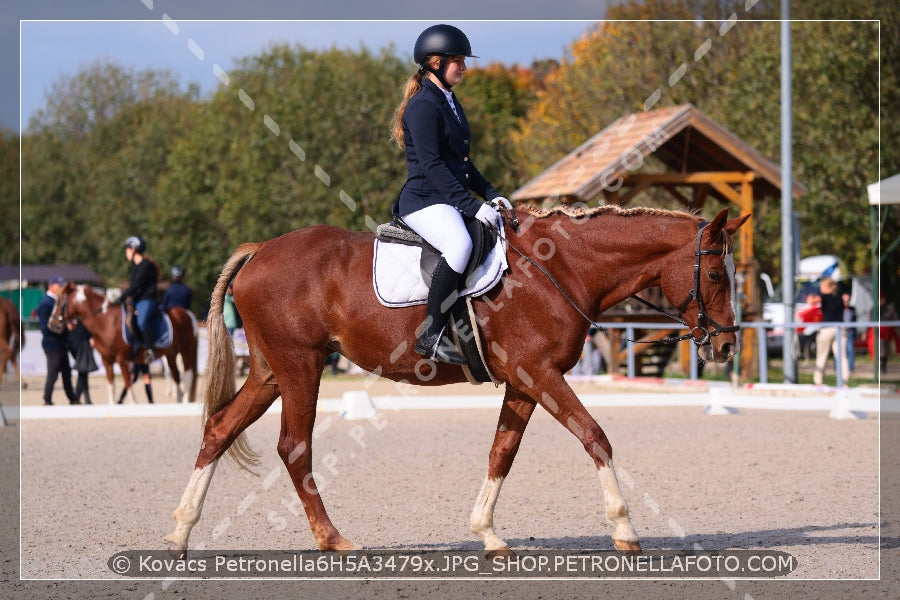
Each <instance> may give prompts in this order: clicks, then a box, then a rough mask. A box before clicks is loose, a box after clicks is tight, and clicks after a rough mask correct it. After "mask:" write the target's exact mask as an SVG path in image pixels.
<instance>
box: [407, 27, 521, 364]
mask: <svg viewBox="0 0 900 600" xmlns="http://www.w3.org/2000/svg"><path fill="white" fill-rule="evenodd" d="M413 57H414V59H415V61H416V63H417V64H418V65H419V69H418V72H417V73H416V74H415V75H413V76H412V77H410V78H409V80H408V81H407V82H406V86H405V88H404V90H403V100H402V101H401V103H400V105H399V106H398V107H397V110H396V112H395V113H394V118H393V119H392V122H391V137H392V139H394V141H396V142H397V144H398V145H399V146H400V147H401V148H403V149H404V150H405V151H406V161H407V167H408V171H409V174H408V178H407V180H406V183H405V184H404V185H403V189H402V190H400V195H399V197H398V198H397V202H396V203H395V205H394V212H395V214H399V216H400V217H402V219H403V220H404V221H405V222H406V224H407V225H409V227H411V228H412V229H413V230H414V231H415V232H416V233H418V234H419V235H420V236H422V237H423V238H424V239H425V240H426V241H427V242H428V243H429V244H431V245H432V246H434V247H435V248H436V249H437V250H438V251H440V253H441V260H440V262H439V263H438V265H437V267H436V268H435V271H434V279H433V280H432V283H431V288H430V290H429V293H428V304H427V315H428V316H427V318H426V320H425V323H424V326H423V328H422V331H421V334H420V335H419V339H418V341H417V342H416V346H415V350H416V352H418V353H419V354H422V355H425V356H427V357H429V358H432V359H434V360H439V361H443V362H448V363H452V364H465V362H466V361H465V359H464V358H463V357H462V356H461V355H460V354H459V353H458V352H456V351H455V350H454V349H453V348H452V347H449V346H448V345H447V344H446V343H444V341H443V332H444V328H445V326H446V324H447V311H448V310H449V309H450V307H451V306H452V304H453V302H452V300H450V299H451V298H455V296H456V292H457V287H458V285H459V280H460V275H461V273H462V271H463V270H464V269H465V266H466V263H467V261H468V260H469V254H471V252H472V240H471V238H470V237H469V234H468V231H467V230H466V226H465V223H464V221H463V216H465V217H470V218H477V219H478V220H480V221H482V222H484V223H487V224H488V225H491V226H493V227H496V228H500V227H502V226H503V225H502V221H501V220H500V215H499V213H498V212H497V211H496V210H495V209H494V208H493V207H492V206H490V205H488V204H486V203H483V202H481V201H479V200H477V199H476V198H475V197H474V196H473V195H472V192H475V193H476V194H478V195H479V196H481V197H482V198H484V199H485V200H486V201H488V202H490V201H491V200H494V199H495V198H499V197H500V194H499V193H497V190H495V189H494V187H493V186H492V185H491V183H490V182H489V181H488V180H487V179H485V177H484V176H483V175H482V174H481V173H480V172H479V171H478V169H477V168H475V165H474V164H473V163H472V160H471V159H470V157H469V151H470V149H471V141H472V134H471V131H470V130H469V122H468V121H467V120H466V115H465V113H464V112H463V109H462V106H460V104H459V100H458V99H457V98H456V96H455V95H454V94H453V92H452V88H453V86H455V85H457V84H459V83H460V82H461V81H462V77H463V74H464V73H465V71H466V58H467V57H474V56H473V54H472V48H471V46H470V44H469V40H468V38H467V37H466V35H465V34H464V33H463V32H462V31H460V30H459V29H457V28H456V27H453V26H452V25H434V26H432V27H429V28H428V29H426V30H425V31H423V32H422V33H421V34H420V35H419V37H418V39H417V40H416V44H415V48H414V52H413ZM474 58H477V57H474ZM470 190H471V191H470ZM501 200H502V201H503V202H506V200H505V199H501ZM445 301H446V302H445ZM442 304H443V306H442ZM444 309H446V310H444Z"/></svg>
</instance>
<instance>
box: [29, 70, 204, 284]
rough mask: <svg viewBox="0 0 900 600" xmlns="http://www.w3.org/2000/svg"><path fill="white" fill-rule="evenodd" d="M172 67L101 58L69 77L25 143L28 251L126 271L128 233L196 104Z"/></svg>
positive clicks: (146, 229)
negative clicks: (130, 65) (158, 69)
mask: <svg viewBox="0 0 900 600" xmlns="http://www.w3.org/2000/svg"><path fill="white" fill-rule="evenodd" d="M192 95H193V92H190V91H189V92H186V93H185V92H179V91H178V90H177V86H175V84H174V83H173V81H172V79H171V77H170V76H169V75H168V74H167V73H155V72H152V71H147V72H141V73H136V74H135V73H132V72H131V71H127V70H125V69H123V68H122V67H120V66H119V65H117V64H115V63H97V64H94V65H91V66H90V67H89V68H87V69H85V70H84V71H82V72H79V73H78V74H76V75H75V76H74V77H72V78H71V80H65V79H64V80H61V81H60V82H59V83H58V84H57V85H56V86H55V89H54V93H53V94H51V96H52V97H53V99H52V100H50V101H49V102H48V107H47V108H46V109H45V110H43V111H41V112H40V113H39V114H38V115H36V116H35V118H34V119H32V121H31V123H30V125H29V133H27V134H26V135H25V137H24V138H23V142H22V259H23V262H26V263H38V264H41V263H54V262H84V263H87V264H89V265H90V266H91V267H92V268H93V269H95V270H96V271H97V272H98V273H100V274H101V275H103V276H104V277H105V278H107V280H108V282H109V283H111V284H115V283H117V282H119V281H120V280H122V279H125V278H127V274H128V271H127V263H125V260H124V258H123V253H122V249H121V245H122V242H123V241H124V240H125V238H126V237H127V236H129V235H135V234H140V235H143V236H145V237H147V238H148V239H149V240H151V253H152V252H153V244H152V241H153V239H152V238H153V236H152V234H153V232H154V227H153V225H152V223H151V222H150V220H149V219H148V216H147V215H148V214H149V213H150V212H151V210H152V207H153V206H154V204H155V203H156V196H155V189H156V187H157V184H158V182H159V181H160V179H161V178H163V177H164V176H165V174H166V162H167V158H168V154H169V148H170V147H171V145H172V144H173V143H174V142H175V141H176V140H177V139H178V138H179V137H180V136H181V135H182V134H183V131H184V130H185V129H186V127H187V126H188V125H189V123H190V121H191V115H192V114H193V113H194V112H196V108H197V104H196V102H195V101H194V100H193V99H192Z"/></svg>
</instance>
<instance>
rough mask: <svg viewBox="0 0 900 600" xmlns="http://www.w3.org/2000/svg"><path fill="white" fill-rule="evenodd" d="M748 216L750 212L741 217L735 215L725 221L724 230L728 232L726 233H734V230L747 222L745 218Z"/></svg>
mask: <svg viewBox="0 0 900 600" xmlns="http://www.w3.org/2000/svg"><path fill="white" fill-rule="evenodd" d="M749 218H750V213H747V214H746V215H744V216H743V217H737V218H734V219H731V220H730V221H728V222H727V223H725V231H727V232H728V235H734V232H735V231H737V230H738V229H739V228H740V226H741V225H743V224H744V223H746V222H747V219H749Z"/></svg>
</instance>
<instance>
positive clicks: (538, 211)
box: [523, 204, 696, 219]
mask: <svg viewBox="0 0 900 600" xmlns="http://www.w3.org/2000/svg"><path fill="white" fill-rule="evenodd" d="M523 208H524V209H525V210H526V211H527V212H528V214H530V215H531V216H533V217H535V218H536V219H543V218H546V217H551V216H553V215H565V216H567V217H572V218H575V219H577V218H583V217H588V218H590V217H595V216H597V215H601V214H607V213H612V214H615V215H621V216H623V217H639V216H643V215H648V216H657V217H676V218H683V219H696V216H695V215H693V214H692V213H689V212H685V211H680V210H665V209H662V208H652V207H649V206H636V207H634V208H622V207H621V206H619V205H618V204H602V205H600V206H595V207H594V208H588V207H586V206H583V205H581V206H577V207H573V206H567V205H559V206H553V207H551V208H539V207H537V206H533V205H525V206H524V207H523Z"/></svg>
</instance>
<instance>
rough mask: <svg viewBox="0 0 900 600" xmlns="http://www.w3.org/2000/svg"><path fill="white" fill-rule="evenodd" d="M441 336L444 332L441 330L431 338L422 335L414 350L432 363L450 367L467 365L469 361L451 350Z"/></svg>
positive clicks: (450, 346) (451, 347) (447, 342)
mask: <svg viewBox="0 0 900 600" xmlns="http://www.w3.org/2000/svg"><path fill="white" fill-rule="evenodd" d="M443 334H444V330H443V329H442V330H441V331H440V332H439V333H438V334H437V335H436V336H434V337H433V338H432V336H427V335H422V336H421V337H419V339H418V341H417V342H416V346H415V348H414V350H415V351H416V352H418V353H419V354H421V355H422V356H425V357H427V358H430V359H431V360H434V361H438V362H443V363H447V364H450V365H466V364H468V362H469V361H467V360H466V358H465V357H464V356H463V355H462V354H460V353H459V352H457V351H456V349H454V348H453V346H452V345H451V344H450V342H449V341H448V340H446V339H445V338H444V335H443ZM432 340H433V341H432Z"/></svg>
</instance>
